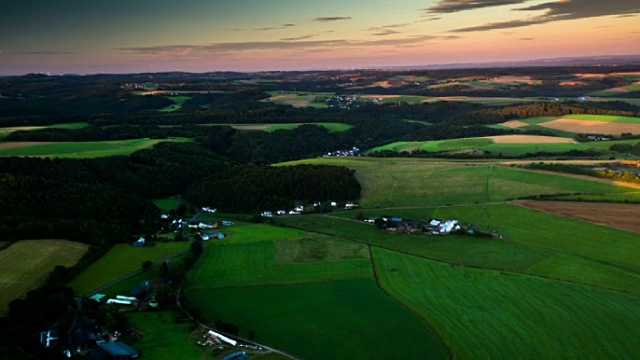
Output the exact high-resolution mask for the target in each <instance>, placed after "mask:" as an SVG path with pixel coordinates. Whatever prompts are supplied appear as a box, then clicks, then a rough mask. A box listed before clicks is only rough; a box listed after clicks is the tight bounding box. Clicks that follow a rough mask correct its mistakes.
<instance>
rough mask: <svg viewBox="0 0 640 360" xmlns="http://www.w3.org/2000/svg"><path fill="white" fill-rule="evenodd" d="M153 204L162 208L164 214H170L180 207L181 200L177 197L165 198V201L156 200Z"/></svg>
mask: <svg viewBox="0 0 640 360" xmlns="http://www.w3.org/2000/svg"><path fill="white" fill-rule="evenodd" d="M153 203H154V204H155V205H156V206H157V207H158V208H160V210H162V211H163V212H169V211H171V210H175V209H177V208H178V206H180V204H181V202H180V200H178V199H176V198H175V197H170V198H165V199H155V200H153Z"/></svg>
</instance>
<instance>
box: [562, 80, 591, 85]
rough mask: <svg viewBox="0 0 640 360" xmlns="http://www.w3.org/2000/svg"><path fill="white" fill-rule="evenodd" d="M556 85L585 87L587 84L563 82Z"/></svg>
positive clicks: (582, 82)
mask: <svg viewBox="0 0 640 360" xmlns="http://www.w3.org/2000/svg"><path fill="white" fill-rule="evenodd" d="M558 85H560V86H583V85H587V83H586V82H584V81H563V82H561V83H560V84H558Z"/></svg>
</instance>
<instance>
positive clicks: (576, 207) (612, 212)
mask: <svg viewBox="0 0 640 360" xmlns="http://www.w3.org/2000/svg"><path fill="white" fill-rule="evenodd" d="M514 204H516V205H519V206H522V207H526V208H529V209H533V210H538V211H544V212H548V213H551V214H555V215H561V216H565V217H568V218H572V219H576V220H581V221H586V222H590V223H594V224H598V225H603V226H607V227H612V228H615V229H620V230H626V231H632V232H636V233H640V205H628V204H600V203H583V202H555V201H519V202H515V203H514ZM639 240H640V239H639Z"/></svg>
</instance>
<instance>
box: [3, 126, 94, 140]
mask: <svg viewBox="0 0 640 360" xmlns="http://www.w3.org/2000/svg"><path fill="white" fill-rule="evenodd" d="M87 126H89V123H86V122H77V123H63V124H54V125H47V126H13V127H3V128H0V139H1V138H3V137H5V136H7V135H9V134H10V133H12V132H14V131H32V130H42V129H69V130H76V129H82V128H85V127H87Z"/></svg>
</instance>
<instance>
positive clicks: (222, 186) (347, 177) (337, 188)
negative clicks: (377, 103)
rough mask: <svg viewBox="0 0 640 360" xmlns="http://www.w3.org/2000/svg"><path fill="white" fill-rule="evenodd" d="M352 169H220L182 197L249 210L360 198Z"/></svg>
mask: <svg viewBox="0 0 640 360" xmlns="http://www.w3.org/2000/svg"><path fill="white" fill-rule="evenodd" d="M360 190H361V188H360V184H359V183H358V181H357V180H356V178H355V175H354V172H353V171H352V170H349V169H347V168H344V167H340V166H329V165H299V166H282V167H271V166H255V165H248V166H242V167H236V168H234V169H231V170H228V171H225V172H222V173H219V174H217V175H215V176H212V177H210V178H206V179H204V180H203V181H202V182H200V183H198V184H197V185H194V186H193V187H191V188H190V189H189V190H188V191H187V192H186V193H185V198H187V199H188V200H189V201H192V202H193V203H194V204H198V205H200V206H210V205H215V206H216V207H217V208H218V209H219V210H222V211H227V212H239V213H250V212H256V211H263V210H275V209H280V208H284V209H286V208H291V207H293V206H294V202H295V201H300V202H302V203H306V204H308V203H312V202H314V201H330V200H334V201H348V200H356V199H359V198H360Z"/></svg>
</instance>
